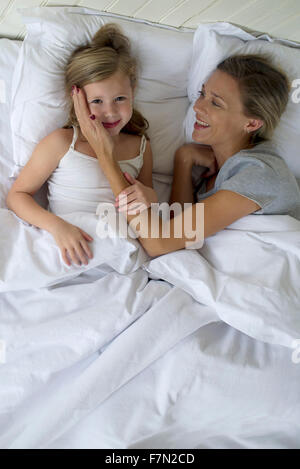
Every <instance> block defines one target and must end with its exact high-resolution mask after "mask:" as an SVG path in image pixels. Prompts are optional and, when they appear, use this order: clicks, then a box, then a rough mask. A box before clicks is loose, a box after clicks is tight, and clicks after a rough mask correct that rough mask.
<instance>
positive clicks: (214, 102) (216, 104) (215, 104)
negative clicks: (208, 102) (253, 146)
mask: <svg viewBox="0 0 300 469" xmlns="http://www.w3.org/2000/svg"><path fill="white" fill-rule="evenodd" d="M212 104H213V105H214V106H217V107H221V106H220V105H219V104H218V103H216V101H212Z"/></svg>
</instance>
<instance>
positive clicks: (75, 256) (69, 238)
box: [50, 218, 93, 265]
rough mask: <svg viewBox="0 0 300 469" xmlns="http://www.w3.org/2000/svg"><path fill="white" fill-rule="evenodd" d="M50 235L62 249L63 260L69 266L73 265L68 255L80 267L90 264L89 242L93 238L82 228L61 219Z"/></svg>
mask: <svg viewBox="0 0 300 469" xmlns="http://www.w3.org/2000/svg"><path fill="white" fill-rule="evenodd" d="M50 233H51V234H52V236H53V237H54V239H55V241H56V243H57V245H58V247H59V248H60V251H61V254H62V258H63V260H64V262H65V263H66V264H67V265H70V264H71V263H70V261H69V259H68V257H67V254H68V255H69V257H70V259H71V260H72V262H74V264H78V265H81V264H85V265H87V264H88V261H87V259H86V256H87V257H89V258H90V259H92V257H93V255H92V251H91V250H90V248H89V246H88V244H87V241H93V238H92V237H91V236H90V235H88V234H87V233H86V232H85V231H83V230H82V229H81V228H78V227H77V226H75V225H72V224H71V223H68V222H66V221H65V220H63V219H62V218H59V219H58V220H57V223H55V226H54V227H53V229H51V231H50Z"/></svg>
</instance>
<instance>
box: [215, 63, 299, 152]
mask: <svg viewBox="0 0 300 469" xmlns="http://www.w3.org/2000/svg"><path fill="white" fill-rule="evenodd" d="M217 70H222V71H223V72H226V73H228V75H230V76H231V77H233V78H235V79H236V80H237V81H238V84H239V88H240V93H241V97H242V103H243V107H244V114H245V115H246V116H248V117H252V118H256V119H261V120H262V121H263V122H264V125H263V126H262V127H261V128H260V129H258V130H256V131H255V132H252V136H251V143H254V144H256V143H259V142H263V141H265V140H269V139H270V138H271V137H272V135H273V132H274V129H275V127H276V126H277V124H278V123H279V120H280V117H281V115H282V113H283V112H284V110H285V108H286V106H287V103H288V99H289V92H290V83H289V80H288V78H287V76H286V75H285V73H284V72H283V71H282V70H281V69H280V68H277V67H275V66H274V65H273V64H272V60H271V58H270V57H269V56H266V55H233V56H231V57H228V58H227V59H225V60H224V61H223V62H221V63H220V64H219V65H218V66H217Z"/></svg>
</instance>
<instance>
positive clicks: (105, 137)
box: [72, 87, 114, 158]
mask: <svg viewBox="0 0 300 469" xmlns="http://www.w3.org/2000/svg"><path fill="white" fill-rule="evenodd" d="M72 96H73V103H74V110H75V114H76V117H77V120H78V123H79V125H80V129H81V132H82V134H83V135H84V137H85V138H86V139H87V141H88V142H89V144H90V145H91V147H92V148H93V150H94V152H95V153H96V155H97V156H98V158H99V157H100V158H101V157H103V156H106V157H109V158H113V148H114V143H113V139H112V138H111V136H110V135H109V133H108V132H107V130H106V129H105V128H104V126H103V124H102V122H99V121H98V120H97V119H96V118H95V116H94V119H91V116H93V114H92V115H91V113H90V111H89V107H88V103H87V100H86V94H85V91H84V90H82V89H80V88H77V87H75V88H74V90H73V91H72Z"/></svg>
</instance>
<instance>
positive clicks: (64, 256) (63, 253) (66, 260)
mask: <svg viewBox="0 0 300 469" xmlns="http://www.w3.org/2000/svg"><path fill="white" fill-rule="evenodd" d="M60 251H61V255H62V258H63V261H64V263H65V264H67V265H68V266H70V265H71V262H70V261H69V259H68V257H67V250H66V248H61V250H60Z"/></svg>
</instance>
